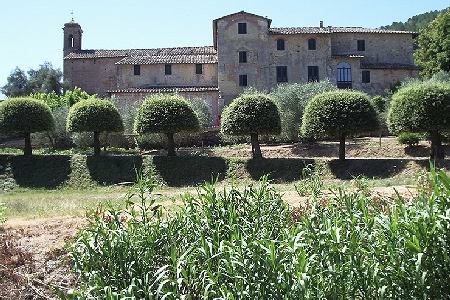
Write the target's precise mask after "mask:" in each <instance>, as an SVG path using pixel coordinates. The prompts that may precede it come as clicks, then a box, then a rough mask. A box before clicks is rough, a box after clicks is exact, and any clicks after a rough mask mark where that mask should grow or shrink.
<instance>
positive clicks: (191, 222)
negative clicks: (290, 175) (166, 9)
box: [70, 170, 450, 299]
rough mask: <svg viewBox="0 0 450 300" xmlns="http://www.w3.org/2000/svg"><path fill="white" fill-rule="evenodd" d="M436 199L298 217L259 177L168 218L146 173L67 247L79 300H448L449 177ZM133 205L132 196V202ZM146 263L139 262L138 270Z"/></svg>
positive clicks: (360, 200)
mask: <svg viewBox="0 0 450 300" xmlns="http://www.w3.org/2000/svg"><path fill="white" fill-rule="evenodd" d="M430 178H431V182H430V184H431V188H432V192H431V193H429V194H420V195H419V196H418V197H417V198H416V199H414V200H413V201H408V202H405V201H403V199H397V201H395V202H388V201H389V199H379V201H376V202H375V201H373V200H372V199H371V198H370V197H369V196H368V195H367V193H366V192H364V190H365V189H366V188H365V187H364V186H365V184H364V182H362V181H361V182H362V184H359V185H361V186H362V187H360V188H358V190H357V191H355V192H348V191H345V190H342V189H340V190H338V191H336V192H335V193H334V196H330V197H329V198H328V200H327V202H326V203H322V202H316V201H312V204H311V205H312V207H311V209H310V210H309V211H307V212H304V213H303V214H299V215H297V216H295V218H294V217H293V214H291V212H290V211H289V208H288V206H287V204H286V203H285V202H284V201H283V200H282V198H281V195H280V194H279V193H278V192H277V191H276V190H274V188H273V187H272V186H271V185H270V184H269V183H268V182H267V180H266V179H265V178H263V179H262V180H261V181H260V183H259V184H257V185H254V186H249V187H247V188H245V189H243V190H238V189H236V188H234V187H230V188H224V189H220V190H218V189H216V188H215V186H214V185H209V184H207V185H204V186H203V187H201V188H200V189H199V191H198V194H197V195H189V194H187V195H184V196H183V206H182V207H181V209H180V211H177V212H176V213H174V214H173V215H170V216H169V217H166V216H164V217H163V212H162V211H161V207H160V206H159V205H158V204H157V203H158V202H157V198H155V196H154V195H153V192H154V189H155V187H156V185H157V183H156V182H155V180H154V179H152V178H151V177H149V178H146V177H143V176H139V179H140V180H139V181H138V183H137V184H136V185H135V186H134V187H133V188H132V189H131V190H130V192H129V194H128V197H127V199H128V200H127V208H126V209H124V210H118V209H116V208H113V207H111V208H108V209H106V210H105V209H104V210H98V211H97V212H98V213H97V214H95V215H93V216H92V217H91V218H92V222H91V223H90V224H91V225H89V226H88V227H87V228H85V229H82V230H81V231H80V233H79V235H78V237H77V239H76V241H75V242H74V244H73V245H72V247H71V249H70V254H71V257H72V260H73V263H74V267H75V270H76V271H77V272H78V274H79V275H80V280H81V281H82V285H81V286H82V287H83V288H82V290H80V291H78V292H77V294H78V295H79V299H93V298H95V299H110V298H112V297H113V295H115V296H114V297H115V298H137V299H141V298H142V299H155V298H157V299H159V298H170V299H172V298H173V299H241V298H246V299H383V298H387V299H418V298H421V299H442V298H448V297H450V293H449V290H448V278H449V276H450V267H449V263H448V251H449V249H448V245H449V243H450V235H449V234H448V228H449V226H450V219H449V218H448V211H449V210H450V178H449V177H448V176H447V175H446V174H445V172H443V171H442V172H438V173H437V172H435V171H434V170H432V171H431V174H430ZM135 198H136V199H135ZM137 262H139V263H137Z"/></svg>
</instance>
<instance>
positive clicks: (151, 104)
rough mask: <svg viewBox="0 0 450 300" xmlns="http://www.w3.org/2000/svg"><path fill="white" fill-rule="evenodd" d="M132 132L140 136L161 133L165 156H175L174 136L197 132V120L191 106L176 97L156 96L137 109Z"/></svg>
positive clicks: (179, 97)
mask: <svg viewBox="0 0 450 300" xmlns="http://www.w3.org/2000/svg"><path fill="white" fill-rule="evenodd" d="M134 130H135V132H136V133H138V134H140V135H142V134H146V133H163V134H165V135H166V136H167V155H168V156H175V155H176V153H175V142H174V134H175V133H178V132H190V131H191V132H192V131H198V130H199V120H198V118H197V115H196V113H195V112H194V110H193V109H192V107H191V105H190V104H189V103H188V102H187V101H186V100H185V99H184V98H183V97H181V96H178V95H164V94H161V95H156V96H153V97H150V98H148V99H146V100H145V101H144V103H143V104H142V106H141V107H140V108H139V110H138V112H137V114H136V118H135V123H134Z"/></svg>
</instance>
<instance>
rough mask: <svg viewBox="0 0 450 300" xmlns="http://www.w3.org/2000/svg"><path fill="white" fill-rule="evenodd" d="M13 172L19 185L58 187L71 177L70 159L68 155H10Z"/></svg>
mask: <svg viewBox="0 0 450 300" xmlns="http://www.w3.org/2000/svg"><path fill="white" fill-rule="evenodd" d="M9 159H10V162H11V173H12V175H13V177H14V180H15V181H16V183H17V184H18V185H19V186H22V187H30V188H56V187H58V186H59V185H61V184H63V183H64V182H65V181H66V180H67V179H69V176H70V173H71V171H72V170H71V167H70V160H71V157H70V156H67V155H34V156H31V157H25V156H10V157H9Z"/></svg>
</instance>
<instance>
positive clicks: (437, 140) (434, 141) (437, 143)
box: [430, 131, 445, 160]
mask: <svg viewBox="0 0 450 300" xmlns="http://www.w3.org/2000/svg"><path fill="white" fill-rule="evenodd" d="M430 136H431V159H432V160H443V159H444V158H445V153H444V149H443V148H442V140H441V135H440V134H439V132H438V131H432V132H430Z"/></svg>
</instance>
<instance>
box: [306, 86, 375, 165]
mask: <svg viewBox="0 0 450 300" xmlns="http://www.w3.org/2000/svg"><path fill="white" fill-rule="evenodd" d="M378 126H379V122H378V118H377V113H376V111H375V108H374V107H373V104H372V103H371V102H370V100H369V97H368V96H367V95H366V94H364V93H361V92H356V91H349V90H339V91H333V92H326V93H323V94H320V95H317V96H315V97H314V98H313V99H312V100H311V101H310V102H309V103H308V105H307V106H306V108H305V113H304V115H303V122H302V127H301V130H300V131H301V135H302V136H303V137H307V138H314V139H322V138H338V139H339V159H340V160H345V138H346V137H348V136H351V135H353V134H357V133H363V132H367V131H372V130H376V129H377V128H378Z"/></svg>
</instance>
